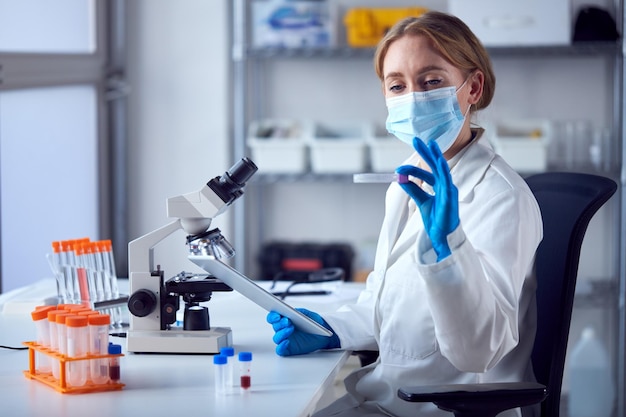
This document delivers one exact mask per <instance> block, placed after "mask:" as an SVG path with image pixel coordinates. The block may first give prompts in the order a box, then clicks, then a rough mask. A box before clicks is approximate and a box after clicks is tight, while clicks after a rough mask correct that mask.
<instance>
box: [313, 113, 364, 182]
mask: <svg viewBox="0 0 626 417" xmlns="http://www.w3.org/2000/svg"><path fill="white" fill-rule="evenodd" d="M367 130H368V129H367V124H366V123H334V124H333V123H315V124H314V125H313V135H312V138H311V140H310V148H311V149H310V150H311V168H312V170H313V172H317V173H357V172H363V171H364V170H365V169H366V166H367V143H366V140H365V138H366V137H367Z"/></svg>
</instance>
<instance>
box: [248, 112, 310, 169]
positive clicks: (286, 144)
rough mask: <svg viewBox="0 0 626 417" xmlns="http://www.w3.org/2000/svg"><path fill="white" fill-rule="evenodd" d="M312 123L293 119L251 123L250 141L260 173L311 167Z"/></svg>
mask: <svg viewBox="0 0 626 417" xmlns="http://www.w3.org/2000/svg"><path fill="white" fill-rule="evenodd" d="M309 125H310V124H307V123H304V122H300V121H294V120H259V121H254V122H252V123H250V126H249V128H248V139H247V144H248V146H249V147H250V150H251V151H252V160H253V161H254V163H255V164H256V165H257V166H258V167H259V172H260V173H294V174H295V173H302V172H305V171H306V170H307V168H308V165H307V160H308V158H307V146H306V139H305V138H306V137H308V136H310V132H308V131H307V130H310V127H308V126H309Z"/></svg>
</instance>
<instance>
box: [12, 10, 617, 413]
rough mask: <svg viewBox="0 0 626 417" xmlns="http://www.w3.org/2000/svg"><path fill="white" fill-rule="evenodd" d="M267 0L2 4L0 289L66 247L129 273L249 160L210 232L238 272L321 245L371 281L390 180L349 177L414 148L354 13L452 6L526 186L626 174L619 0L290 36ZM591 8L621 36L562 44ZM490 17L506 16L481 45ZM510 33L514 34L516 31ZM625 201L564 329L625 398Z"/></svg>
mask: <svg viewBox="0 0 626 417" xmlns="http://www.w3.org/2000/svg"><path fill="white" fill-rule="evenodd" d="M278 3H280V2H277V1H274V0H271V1H270V0H267V1H261V0H259V1H241V0H233V1H230V0H210V1H207V0H181V1H166V0H129V1H123V0H111V1H106V2H105V1H87V0H82V1H80V0H73V1H72V0H63V1H56V2H46V1H36V0H22V1H20V2H11V1H9V0H0V237H1V240H0V242H1V243H0V294H1V293H7V292H10V291H13V290H16V289H18V288H20V287H23V286H26V285H29V284H32V283H34V282H37V281H38V280H41V279H42V278H46V277H50V276H51V272H50V266H49V264H48V262H47V258H46V255H47V254H49V253H51V252H52V246H51V242H53V241H60V240H64V239H72V238H81V237H90V238H92V239H110V240H111V241H112V245H113V251H114V255H115V259H116V266H117V271H118V275H119V276H120V277H124V276H126V275H127V274H128V254H127V249H128V242H129V241H131V240H133V239H136V238H138V237H140V236H142V235H145V234H146V233H149V232H151V231H153V230H155V229H158V228H159V227H161V226H163V225H165V224H167V223H168V222H169V221H171V219H169V218H168V216H167V212H166V200H167V199H168V198H169V197H172V196H177V195H181V194H184V193H187V192H191V191H194V190H197V189H198V188H199V187H201V186H203V185H204V184H205V183H206V182H207V181H208V180H209V179H211V178H213V177H215V176H218V175H221V174H223V173H224V172H225V171H226V170H228V169H229V168H230V167H231V166H232V165H233V163H235V162H236V161H238V160H239V159H241V158H242V157H249V158H251V159H252V160H253V161H254V162H255V163H256V164H257V165H258V167H259V171H258V172H257V173H256V174H255V177H254V178H253V179H250V181H249V183H248V184H247V186H246V189H245V194H244V196H243V197H241V198H240V199H239V200H237V201H236V202H235V203H233V205H232V207H230V208H229V210H227V211H226V212H225V213H223V214H221V215H220V216H218V217H216V218H215V219H214V221H213V225H214V226H215V227H219V228H220V229H221V230H222V232H223V234H224V235H225V236H228V238H229V241H230V242H231V243H232V244H233V246H234V247H235V249H236V252H237V255H236V257H235V258H234V260H233V263H234V265H235V266H236V267H237V268H238V269H239V270H241V271H245V273H246V274H247V275H248V276H250V277H252V278H255V279H256V278H258V279H267V278H268V277H267V276H266V272H267V269H268V263H271V262H272V256H274V255H276V250H278V249H277V248H279V249H281V250H283V251H289V250H294V251H298V250H309V251H321V250H322V249H329V248H330V249H332V250H334V253H333V256H334V257H335V258H340V259H339V261H338V262H339V263H340V264H342V265H343V266H344V267H345V269H346V270H347V272H348V273H347V275H346V280H351V281H363V280H364V279H365V276H366V275H367V273H368V272H369V271H370V270H371V269H372V267H373V256H374V250H375V244H376V240H377V234H378V232H379V229H380V225H381V222H382V217H383V209H384V207H383V203H384V195H385V190H386V187H387V186H386V185H385V184H355V183H354V182H353V176H352V174H355V173H366V172H367V173H371V172H378V173H388V172H393V170H394V169H395V167H397V166H398V165H400V163H401V162H402V161H403V159H404V158H405V157H406V156H407V154H406V149H405V148H406V145H404V144H400V147H399V146H397V145H398V143H396V142H399V141H396V142H394V141H392V140H390V139H389V137H388V136H387V133H386V132H385V131H384V123H385V118H386V115H387V110H386V107H385V101H384V99H383V95H382V91H381V87H380V83H379V80H378V79H377V77H376V75H375V73H374V70H373V64H372V57H373V46H374V44H371V40H369V39H368V38H367V35H363V34H359V33H358V30H359V29H360V27H359V25H363V19H364V18H365V17H364V16H363V15H359V14H358V13H352V14H350V13H351V12H354V11H355V10H356V9H359V8H374V9H375V8H391V7H397V8H425V9H433V10H441V11H450V12H452V13H455V14H457V15H458V16H460V17H461V18H462V19H463V20H464V21H466V23H468V24H469V25H470V27H472V29H474V30H475V31H476V33H477V34H478V36H479V38H481V40H482V41H483V43H484V44H485V45H486V46H487V47H488V49H489V51H490V53H491V57H492V60H493V65H494V70H495V73H496V78H497V88H496V93H495V97H494V99H493V102H492V104H491V105H490V106H489V108H488V109H487V110H485V111H482V112H479V113H478V115H477V117H476V118H475V120H474V121H475V122H476V123H477V124H479V125H482V126H484V127H486V128H487V129H489V130H488V133H489V134H490V138H491V140H492V143H493V144H494V146H495V147H496V148H497V149H498V151H499V152H500V153H501V154H502V155H503V156H504V157H505V159H506V160H507V161H509V163H510V164H511V165H512V166H513V167H514V168H516V169H517V170H518V171H519V172H520V173H522V174H523V175H529V174H532V173H536V172H543V171H549V170H567V171H581V172H591V173H597V174H600V175H604V176H607V177H610V178H612V179H614V180H616V181H617V182H618V183H620V182H621V179H622V178H623V177H624V168H623V163H622V161H623V157H622V153H623V143H624V137H625V136H624V132H623V129H624V127H623V119H624V96H625V94H624V92H625V90H624V71H625V69H624V52H623V46H622V40H621V33H622V27H623V20H624V10H623V7H624V5H623V2H622V1H611V0H571V1H568V0H551V1H549V2H545V1H540V0H530V1H524V2H519V1H518V2H516V1H509V0H507V1H496V0H447V1H445V0H421V1H407V0H395V1H374V0H326V1H309V2H288V1H287V2H283V3H294V4H297V3H300V4H302V3H306V7H308V8H309V9H307V10H308V12H311V13H313V12H314V13H315V14H316V16H317V17H318V18H319V19H320V20H319V22H318V23H319V24H317V25H316V26H315V28H314V29H313V28H312V29H311V30H309V31H308V32H306V33H304V32H298V33H292V34H289V35H285V33H284V32H280V31H278V30H277V29H276V28H275V27H270V26H269V25H268V24H267V23H263V22H267V20H268V16H271V14H272V12H273V11H275V10H276V8H277V4H278ZM590 7H592V8H600V9H602V10H604V11H606V12H608V15H609V16H610V17H611V18H612V21H613V22H614V23H615V25H616V28H617V31H618V33H619V34H620V37H619V39H617V40H615V39H613V40H601V41H597V40H596V41H577V42H572V38H573V36H574V32H575V31H574V29H575V26H576V21H577V17H578V14H579V12H580V11H581V10H582V9H583V8H590ZM494 9H495V10H498V11H500V12H501V16H504V17H501V18H500V20H497V19H496V20H494V21H493V22H491V24H490V25H488V27H487V29H485V31H484V32H480V30H479V29H478V28H479V27H481V24H482V23H481V22H484V19H485V17H486V16H487V11H490V10H494ZM35 10H37V11H38V12H37V13H35V12H34V11H35ZM520 10H533V13H535V15H534V19H536V20H533V21H532V22H528V21H525V20H524V18H519V17H518V16H519V15H520V14H521V13H520ZM86 16H88V17H89V18H85V17H86ZM277 18H278V17H277ZM76 22H80V23H76ZM511 25H512V26H513V27H516V28H521V29H519V30H518V29H516V36H513V37H511V36H507V30H508V29H507V27H510V26H511ZM537 25H538V26H537ZM526 26H528V27H529V28H530V29H524V27H526ZM23 27H28V28H29V32H28V33H29V34H30V35H32V36H21V34H22V33H24V31H23V30H22V29H23ZM31 29H32V30H31ZM16 34H20V36H18V35H16ZM359 36H360V37H359ZM368 42H370V43H368ZM285 136H286V137H287V138H285ZM329 137H332V139H329ZM622 200H623V197H622V192H621V187H620V190H619V191H618V192H617V193H616V195H615V196H614V197H613V198H612V199H611V200H610V201H609V202H608V203H607V204H606V205H605V206H604V207H603V208H602V209H601V210H600V211H599V212H598V214H597V215H596V216H595V217H594V219H593V220H592V222H591V224H590V227H589V229H588V231H587V235H586V237H585V241H584V245H583V250H582V254H581V263H580V267H579V283H578V287H577V293H578V294H577V298H576V302H575V310H574V316H573V320H572V330H571V333H570V343H571V344H573V343H575V342H576V341H577V340H578V339H579V338H580V335H581V332H582V330H583V329H584V328H586V327H593V328H594V330H595V331H596V332H597V334H598V335H599V336H600V338H601V340H602V342H603V344H604V345H605V346H606V348H607V350H608V352H609V356H610V358H611V366H612V368H613V369H614V372H615V380H616V384H618V387H619V389H620V390H621V391H618V393H620V394H619V397H622V396H623V392H624V380H623V378H624V373H623V369H624V337H625V336H624V333H625V331H626V323H625V320H624V292H625V288H626V285H625V282H624V281H625V277H624V276H625V274H626V272H625V271H626V264H625V262H624V258H625V257H624V253H623V251H624V244H625V235H626V233H625V231H624V220H625V219H624V208H623V201H622ZM320 248H322V249H320ZM272 249H274V252H272ZM186 251H187V248H186V245H185V234H184V232H183V231H182V230H181V231H178V232H176V233H174V234H172V236H168V237H167V239H164V240H163V241H162V242H160V243H159V245H158V246H157V247H155V249H154V258H155V259H156V260H157V261H156V262H157V263H158V264H159V265H160V267H161V269H163V270H165V271H167V272H168V273H169V274H170V275H174V274H176V273H178V272H180V271H185V270H196V269H197V267H196V266H194V265H190V263H189V261H188V260H187V256H186ZM620 401H622V400H620ZM621 409H622V410H623V404H622V408H621Z"/></svg>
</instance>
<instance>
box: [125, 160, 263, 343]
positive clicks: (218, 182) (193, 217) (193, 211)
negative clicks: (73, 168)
mask: <svg viewBox="0 0 626 417" xmlns="http://www.w3.org/2000/svg"><path fill="white" fill-rule="evenodd" d="M257 169H258V168H257V166H256V165H255V164H254V162H252V161H251V160H250V159H248V158H242V159H241V160H240V161H238V162H237V163H236V164H235V165H233V166H232V167H231V168H230V169H229V170H228V171H226V172H225V173H224V174H223V175H222V176H218V177H215V178H213V179H211V180H209V182H208V183H207V184H206V185H205V186H204V187H202V188H201V189H200V190H199V191H196V192H192V193H189V194H184V195H181V196H177V197H172V198H168V199H167V215H168V217H171V218H175V219H176V220H174V221H172V222H171V223H169V224H167V225H165V226H162V227H161V228H159V229H156V230H154V231H152V232H150V233H148V234H146V235H144V236H141V237H139V238H137V239H135V240H133V241H131V242H130V243H129V244H128V266H129V285H130V290H129V294H130V297H129V299H128V310H129V312H130V323H129V324H130V328H129V330H128V332H127V351H128V352H136V353H219V351H220V348H222V347H226V346H232V333H231V330H230V329H229V328H224V327H213V328H212V327H211V326H210V321H209V313H208V308H207V307H206V306H203V305H200V303H202V302H206V301H209V300H210V299H211V295H212V293H213V292H215V291H232V289H231V288H230V287H229V286H228V285H227V284H225V283H224V282H222V281H221V280H220V279H219V278H217V277H215V276H213V275H211V274H210V273H209V274H208V275H199V274H192V273H188V272H181V273H179V274H178V275H176V276H174V277H172V278H169V279H166V278H165V274H164V271H162V270H161V269H160V266H157V267H156V269H155V268H154V259H153V258H154V256H153V249H154V246H156V245H157V244H158V243H159V242H160V241H162V240H163V239H165V238H166V237H167V236H169V235H170V234H172V233H174V232H176V231H178V230H180V229H182V230H184V232H185V233H187V234H188V235H187V238H186V244H187V245H188V246H189V251H190V253H192V254H193V253H208V254H210V255H211V256H212V257H214V258H216V259H220V258H222V257H224V258H229V257H231V256H232V255H233V254H234V249H233V247H232V246H231V245H230V243H229V242H228V241H227V240H226V239H225V238H224V237H223V236H222V234H221V232H220V230H219V229H212V230H209V227H210V226H211V221H212V219H213V218H214V217H216V216H218V215H220V214H222V213H224V212H225V211H226V209H227V208H228V207H229V206H230V205H231V204H232V202H233V201H235V200H236V199H237V198H239V197H240V196H241V195H243V190H242V189H243V187H244V186H245V184H246V181H248V180H249V179H250V177H252V175H254V173H255V172H256V171H257ZM181 298H182V300H183V302H184V314H183V322H182V326H180V325H179V324H178V323H177V320H176V315H177V312H178V310H179V308H180V300H181Z"/></svg>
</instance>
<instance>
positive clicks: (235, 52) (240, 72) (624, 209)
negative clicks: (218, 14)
mask: <svg viewBox="0 0 626 417" xmlns="http://www.w3.org/2000/svg"><path fill="white" fill-rule="evenodd" d="M250 3H251V2H250V0H234V1H233V8H232V23H233V28H232V30H233V32H232V42H233V45H232V46H233V47H232V62H233V74H234V75H233V77H234V79H233V85H234V98H233V146H232V151H233V161H235V160H237V159H238V158H240V157H241V156H242V155H245V154H247V152H246V128H247V125H248V122H249V120H250V115H249V114H248V103H249V100H250V98H251V92H250V91H251V89H250V88H249V87H250V84H251V82H250V80H251V79H254V72H255V64H257V63H262V62H263V61H267V60H274V59H281V60H289V59H298V60H302V59H309V60H342V59H371V58H372V57H373V54H374V50H373V49H372V48H350V47H344V46H340V47H333V48H295V49H285V48H253V47H251V46H250V42H249V36H248V34H249V30H248V29H249V19H248V15H249V6H250ZM623 3H624V2H623V0H616V1H615V10H616V14H615V15H616V16H617V25H618V28H619V29H620V30H619V31H620V32H621V33H622V34H623V33H626V31H625V30H626V25H625V21H626V18H625V17H624V7H623ZM488 50H489V53H490V54H491V55H492V56H493V57H518V58H519V57H524V58H529V59H546V58H551V59H554V58H562V59H564V60H566V59H568V58H569V57H585V56H592V57H593V56H597V57H604V58H608V59H612V62H613V86H614V89H613V91H614V94H613V117H612V119H613V131H614V132H619V133H618V134H617V135H616V137H617V139H618V141H619V163H618V169H617V171H616V172H611V173H605V175H609V176H611V177H614V178H615V179H616V180H618V182H619V184H620V187H619V190H618V198H619V209H618V215H617V218H616V222H617V224H618V225H619V231H620V233H619V241H618V242H616V245H618V249H617V250H618V253H619V254H622V252H623V250H624V248H626V195H625V194H624V192H622V190H623V188H624V185H625V184H626V166H625V165H624V164H623V161H625V160H626V146H625V145H626V134H625V132H624V127H623V123H622V120H626V108H625V107H624V105H623V100H624V97H626V86H625V85H624V68H626V46H625V44H624V43H623V42H621V41H618V42H580V43H576V44H572V45H569V46H554V47H547V46H546V47H543V46H542V47H497V48H488ZM351 179H352V178H351V176H349V175H318V174H313V173H307V174H299V175H258V178H257V177H253V179H252V181H251V182H252V183H253V184H254V183H257V184H262V185H264V186H266V185H268V184H269V185H270V186H271V184H273V183H290V182H304V183H307V182H315V183H318V182H322V183H324V182H327V183H337V182H351ZM233 212H234V216H233V228H234V239H233V240H234V242H235V248H236V250H237V256H236V257H235V268H237V269H239V270H241V271H244V270H245V259H246V256H247V254H246V250H245V245H244V244H243V243H242V242H245V241H246V228H247V225H246V224H245V222H246V207H245V197H244V199H243V201H242V202H240V203H239V204H237V205H235V207H234V210H233ZM618 258H619V278H618V282H617V283H616V289H617V291H618V294H617V296H616V298H617V300H615V304H616V305H617V310H618V311H617V314H618V329H617V347H616V348H617V367H618V369H617V391H616V392H617V393H618V404H617V406H618V408H617V413H618V414H617V415H618V416H620V417H626V405H625V399H624V396H623V395H620V394H621V393H623V392H624V390H625V387H626V377H625V370H626V259H625V258H626V256H618ZM611 295H614V293H611Z"/></svg>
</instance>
